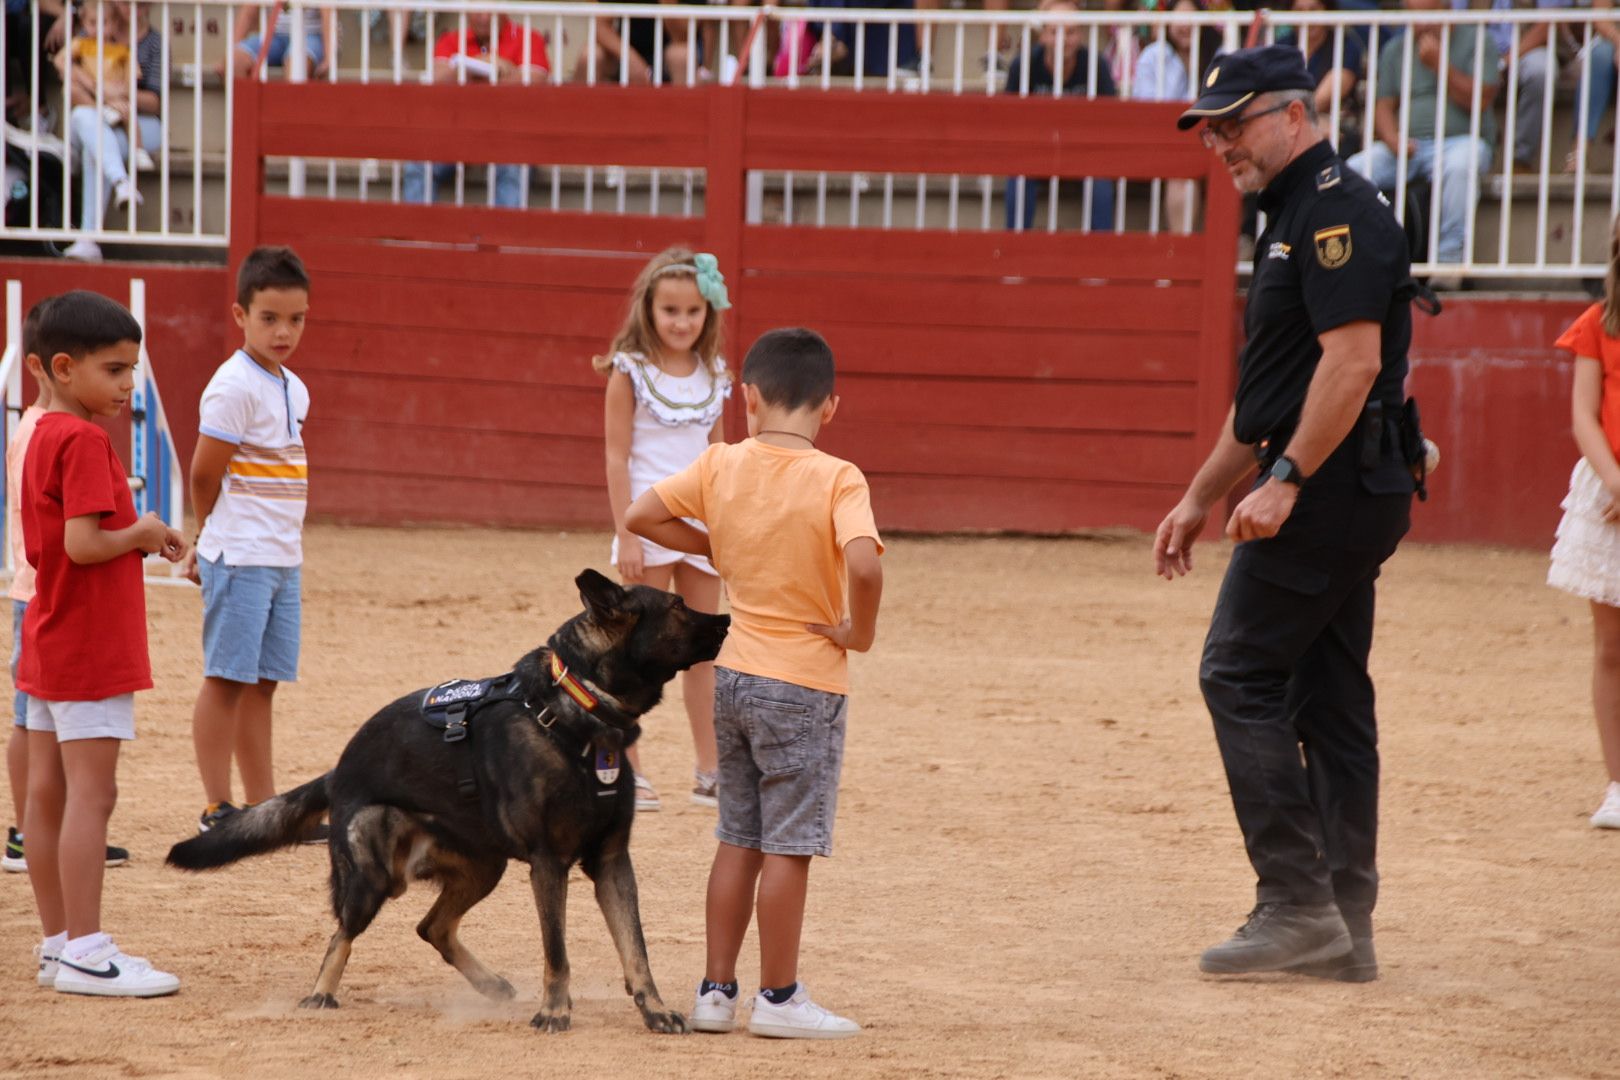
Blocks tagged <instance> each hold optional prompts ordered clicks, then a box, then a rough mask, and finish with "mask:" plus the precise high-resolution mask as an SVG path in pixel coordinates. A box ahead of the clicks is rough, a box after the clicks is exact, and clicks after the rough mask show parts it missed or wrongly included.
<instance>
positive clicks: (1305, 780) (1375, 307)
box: [1153, 45, 1415, 982]
mask: <svg viewBox="0 0 1620 1080" xmlns="http://www.w3.org/2000/svg"><path fill="white" fill-rule="evenodd" d="M1314 87H1315V83H1314V81H1313V80H1312V79H1311V78H1310V76H1309V74H1308V73H1307V72H1306V70H1305V64H1304V61H1303V60H1302V59H1301V57H1300V53H1299V50H1298V49H1297V48H1292V47H1288V46H1282V45H1274V46H1267V47H1265V48H1258V49H1243V50H1239V51H1237V52H1233V53H1229V54H1227V55H1226V56H1224V57H1221V58H1219V59H1218V60H1217V61H1216V62H1215V65H1214V66H1213V67H1212V68H1211V69H1210V71H1209V73H1208V75H1207V76H1206V78H1205V83H1204V86H1203V88H1202V94H1201V96H1200V97H1199V98H1198V100H1197V101H1195V102H1194V103H1193V105H1192V107H1191V108H1189V109H1188V110H1187V111H1186V112H1185V113H1183V114H1182V116H1181V119H1180V121H1179V122H1178V126H1179V127H1180V128H1181V129H1182V130H1187V129H1188V128H1191V127H1193V126H1195V125H1202V126H1201V127H1200V130H1199V135H1200V136H1201V137H1202V139H1203V141H1204V144H1205V145H1206V146H1208V147H1209V148H1210V149H1211V150H1213V151H1214V152H1215V153H1216V154H1217V155H1219V156H1220V158H1221V160H1222V161H1223V162H1224V163H1225V165H1226V168H1227V170H1228V172H1229V173H1230V174H1231V176H1232V180H1233V182H1234V183H1235V184H1236V185H1237V187H1238V189H1239V190H1240V191H1243V192H1257V193H1258V194H1259V204H1260V209H1261V210H1262V211H1263V212H1264V213H1265V215H1266V229H1265V231H1264V232H1263V233H1262V234H1261V236H1260V238H1259V242H1258V243H1257V245H1256V247H1255V252H1254V277H1253V281H1252V283H1251V284H1250V287H1249V298H1248V304H1247V307H1246V309H1245V312H1244V329H1245V331H1246V333H1247V337H1248V341H1247V343H1246V344H1245V345H1244V347H1243V351H1242V353H1241V354H1240V355H1239V357H1238V372H1237V392H1236V395H1235V401H1234V404H1233V407H1232V410H1231V412H1230V413H1229V414H1228V416H1227V420H1226V423H1225V425H1224V427H1223V428H1222V431H1221V435H1220V437H1219V439H1218V440H1217V443H1216V445H1215V448H1214V450H1213V451H1212V452H1211V453H1210V455H1209V458H1208V460H1206V461H1205V462H1204V464H1203V466H1202V468H1200V469H1199V471H1198V474H1197V475H1196V476H1195V477H1194V479H1193V481H1192V484H1191V486H1189V487H1188V489H1187V493H1186V494H1185V495H1184V496H1183V497H1182V499H1181V501H1180V503H1178V504H1177V505H1176V507H1175V509H1173V510H1172V511H1171V512H1170V514H1169V516H1168V517H1166V518H1165V519H1164V522H1163V523H1162V524H1161V525H1160V526H1159V529H1158V534H1157V536H1156V538H1155V540H1154V550H1153V554H1154V562H1155V564H1156V568H1157V570H1158V573H1159V574H1161V575H1162V576H1164V577H1165V578H1167V579H1170V580H1174V578H1175V577H1177V576H1179V575H1182V574H1185V573H1187V572H1188V571H1190V570H1191V569H1192V546H1193V543H1194V541H1195V540H1196V539H1197V538H1198V534H1199V532H1200V530H1202V528H1203V526H1204V523H1205V519H1206V518H1207V517H1208V516H1209V514H1210V512H1211V510H1212V509H1213V508H1214V507H1215V506H1216V504H1217V503H1220V502H1221V501H1222V500H1223V499H1225V498H1226V496H1227V495H1228V493H1229V492H1230V491H1231V489H1232V488H1233V487H1234V486H1235V485H1236V484H1237V482H1238V481H1239V480H1241V479H1242V478H1243V477H1244V476H1246V475H1247V474H1248V473H1249V471H1250V470H1251V469H1253V468H1254V466H1255V463H1256V460H1257V459H1258V461H1259V466H1260V471H1259V477H1258V479H1257V480H1256V482H1255V485H1254V487H1253V488H1252V489H1251V490H1250V491H1249V492H1248V494H1247V495H1245V496H1244V497H1243V499H1242V501H1241V502H1239V503H1238V505H1237V509H1236V510H1235V511H1234V512H1233V514H1232V516H1231V518H1230V520H1229V521H1228V522H1227V525H1226V532H1227V535H1228V536H1230V537H1231V538H1232V539H1233V540H1234V541H1236V543H1237V546H1236V547H1235V549H1234V550H1233V553H1232V559H1231V564H1230V565H1229V566H1228V568H1227V572H1226V578H1225V580H1224V581H1223V582H1222V584H1221V591H1220V596H1219V599H1218V600H1217V601H1216V604H1215V614H1214V616H1213V618H1212V620H1211V623H1210V629H1209V637H1208V639H1207V640H1206V642H1205V644H1204V656H1203V663H1202V665H1201V667H1200V669H1199V681H1200V684H1201V685H1202V688H1203V692H1204V700H1205V702H1206V703H1207V705H1208V706H1209V711H1210V715H1211V716H1212V717H1213V718H1214V722H1215V736H1216V741H1217V743H1218V744H1219V746H1220V751H1221V758H1222V761H1223V762H1224V764H1225V766H1226V776H1227V782H1228V784H1229V786H1230V788H1231V793H1232V803H1233V806H1234V807H1235V809H1236V811H1237V818H1238V824H1239V826H1240V827H1241V828H1242V831H1243V841H1244V844H1245V846H1246V847H1247V848H1248V854H1249V861H1250V862H1251V863H1252V864H1253V866H1254V871H1255V874H1256V876H1257V877H1258V879H1259V881H1258V888H1257V893H1256V906H1255V908H1254V910H1253V911H1252V912H1250V914H1249V918H1248V921H1247V922H1246V923H1245V924H1244V926H1243V927H1242V928H1241V929H1240V930H1238V931H1237V933H1236V934H1235V935H1233V937H1232V938H1231V939H1230V940H1228V941H1225V942H1222V943H1221V944H1219V945H1215V946H1213V947H1212V948H1210V949H1208V950H1207V951H1206V952H1205V953H1204V954H1203V957H1202V958H1201V959H1200V961H1199V967H1200V968H1201V969H1202V970H1203V971H1205V972H1208V973H1211V974H1237V973H1246V972H1256V971H1280V970H1290V971H1297V972H1300V973H1302V974H1309V975H1316V976H1319V977H1324V978H1333V979H1339V980H1343V981H1349V982H1364V981H1368V980H1371V979H1374V978H1376V977H1377V972H1378V968H1377V962H1376V960H1375V958H1374V953H1373V940H1372V910H1373V904H1374V902H1375V900H1376V899H1377V893H1378V872H1377V869H1376V861H1375V855H1376V843H1377V829H1378V745H1377V728H1376V724H1375V721H1374V716H1373V686H1372V681H1371V679H1369V678H1368V675H1367V654H1368V651H1369V650H1370V648H1371V646H1372V632H1373V582H1374V581H1375V580H1376V579H1377V577H1378V570H1379V566H1380V565H1381V564H1382V563H1383V562H1384V560H1385V559H1387V558H1389V556H1390V555H1391V554H1393V553H1394V551H1395V545H1396V544H1397V543H1398V542H1399V541H1400V538H1401V537H1402V536H1403V535H1404V534H1405V533H1406V530H1407V526H1408V523H1409V520H1410V512H1411V497H1412V493H1413V490H1414V481H1413V475H1412V473H1411V471H1410V470H1409V468H1408V467H1407V465H1406V464H1405V457H1404V456H1403V453H1402V451H1401V448H1400V444H1401V436H1402V432H1401V430H1400V428H1399V424H1398V418H1399V416H1400V415H1401V413H1402V408H1401V406H1402V397H1403V383H1404V381H1405V378H1406V370H1407V365H1406V350H1407V345H1408V343H1409V342H1410V340H1411V332H1412V320H1411V307H1410V300H1411V297H1412V295H1413V292H1414V290H1415V286H1414V285H1413V284H1412V280H1411V277H1410V274H1409V263H1408V257H1407V247H1406V240H1405V237H1404V235H1403V233H1402V231H1401V228H1400V226H1399V225H1398V224H1397V223H1396V221H1395V218H1394V215H1393V214H1392V212H1391V211H1390V208H1389V205H1388V204H1387V203H1386V202H1384V201H1383V199H1382V197H1381V196H1380V195H1379V193H1378V192H1377V191H1376V190H1374V188H1373V187H1372V186H1371V185H1370V184H1369V183H1368V182H1367V181H1366V180H1365V179H1363V178H1362V177H1361V176H1359V175H1358V174H1356V173H1354V172H1352V171H1351V170H1350V169H1348V168H1346V167H1345V166H1344V164H1343V162H1342V161H1340V159H1339V158H1338V156H1337V155H1336V154H1335V153H1334V151H1333V148H1332V146H1331V144H1329V143H1328V142H1327V141H1326V140H1325V139H1323V138H1321V136H1320V135H1319V134H1318V132H1317V127H1316V112H1315V108H1314V105H1313V92H1314Z"/></svg>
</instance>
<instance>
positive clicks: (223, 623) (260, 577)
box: [197, 556, 302, 683]
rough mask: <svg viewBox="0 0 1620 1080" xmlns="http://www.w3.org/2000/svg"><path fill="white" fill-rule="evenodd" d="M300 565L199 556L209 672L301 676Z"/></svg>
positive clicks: (238, 676)
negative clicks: (229, 562)
mask: <svg viewBox="0 0 1620 1080" xmlns="http://www.w3.org/2000/svg"><path fill="white" fill-rule="evenodd" d="M300 569H301V568H300V567H297V566H229V565H227V564H226V562H225V559H224V556H221V557H220V558H218V559H216V560H214V561H213V562H210V561H209V560H207V559H204V558H201V557H199V558H198V559H197V572H198V576H200V577H201V578H202V594H203V674H204V675H207V676H209V677H210V678H216V679H229V680H231V681H232V682H239V683H257V682H259V681H261V680H265V679H268V680H270V681H272V682H294V681H296V680H297V678H298V633H299V623H300V622H301V620H302V595H301V593H302V588H301V584H300V582H301V577H300V573H299V571H300Z"/></svg>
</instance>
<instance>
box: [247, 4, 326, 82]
mask: <svg viewBox="0 0 1620 1080" xmlns="http://www.w3.org/2000/svg"><path fill="white" fill-rule="evenodd" d="M260 10H261V9H260V8H258V7H256V6H254V5H253V4H244V5H243V7H242V10H241V11H240V12H239V13H238V14H237V16H236V27H235V29H234V30H233V31H232V34H231V38H232V41H233V43H234V44H233V46H232V48H231V69H232V71H234V72H235V74H236V77H237V78H238V79H245V78H247V77H248V76H250V75H254V74H256V73H257V72H258V69H259V50H260V49H261V48H262V47H263V46H264V39H263V38H262V37H261V36H260V35H259V29H258V27H259V12H260ZM272 10H274V11H275V13H276V21H275V25H274V26H272V27H271V28H270V47H269V48H268V49H265V51H264V62H265V64H267V65H268V66H270V67H273V68H277V67H278V68H283V69H286V70H288V71H289V72H290V70H291V69H290V68H288V65H287V52H288V51H289V50H290V49H291V48H292V13H291V12H290V11H289V10H287V8H285V7H282V6H280V5H277V6H276V7H274V8H273V9H272ZM328 42H331V43H333V44H334V45H335V44H336V42H337V12H335V11H331V10H328V9H324V8H318V7H309V8H305V9H304V55H305V56H306V57H307V58H308V59H309V67H308V69H307V70H306V71H305V75H306V76H307V77H309V78H311V79H323V78H325V77H326V67H327V62H328V59H327V55H326V47H327V43H328Z"/></svg>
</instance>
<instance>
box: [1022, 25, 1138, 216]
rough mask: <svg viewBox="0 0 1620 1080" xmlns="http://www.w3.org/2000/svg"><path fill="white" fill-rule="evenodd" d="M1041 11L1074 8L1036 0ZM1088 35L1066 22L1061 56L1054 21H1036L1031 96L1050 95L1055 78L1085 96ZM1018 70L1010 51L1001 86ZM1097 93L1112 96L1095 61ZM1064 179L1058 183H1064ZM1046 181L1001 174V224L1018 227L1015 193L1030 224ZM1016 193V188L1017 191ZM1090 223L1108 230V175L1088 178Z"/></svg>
mask: <svg viewBox="0 0 1620 1080" xmlns="http://www.w3.org/2000/svg"><path fill="white" fill-rule="evenodd" d="M1040 10H1041V11H1054V12H1071V11H1079V10H1080V5H1079V3H1078V2H1077V0H1041V4H1040ZM1088 38H1089V35H1088V34H1087V32H1086V28H1085V27H1083V26H1068V27H1065V28H1064V34H1063V46H1062V53H1061V56H1060V54H1059V52H1058V27H1057V25H1056V24H1055V23H1047V24H1045V25H1044V26H1042V27H1041V35H1040V39H1039V40H1038V41H1037V42H1036V44H1035V46H1034V47H1033V48H1032V49H1030V52H1029V93H1030V96H1031V97H1034V96H1037V95H1045V96H1047V97H1051V96H1052V89H1053V86H1054V85H1055V84H1056V81H1057V80H1058V79H1059V78H1061V80H1062V86H1063V92H1064V93H1065V94H1070V95H1073V96H1075V97H1085V96H1087V91H1088V89H1090V78H1091V75H1090V73H1091V54H1090V52H1089V51H1088V50H1087V49H1086V48H1085V45H1086V42H1087V40H1088ZM1054 58H1060V62H1061V64H1062V68H1063V72H1062V75H1061V76H1060V75H1059V74H1058V73H1057V71H1056V70H1054V66H1053V65H1054ZM1023 85H1024V71H1023V60H1022V58H1021V57H1017V56H1015V57H1014V58H1013V60H1012V63H1011V66H1009V67H1008V69H1007V86H1006V92H1007V93H1009V94H1016V93H1018V92H1019V91H1020V90H1022V89H1023ZM1096 90H1097V93H1096V96H1097V97H1113V96H1114V93H1115V90H1114V80H1113V77H1112V76H1111V75H1109V74H1108V68H1107V67H1106V66H1105V65H1103V64H1101V63H1099V64H1098V65H1097V86H1096ZM1068 186H1069V184H1068V183H1064V184H1062V185H1060V187H1068ZM1048 187H1049V185H1046V184H1039V183H1038V182H1037V183H1036V184H1031V183H1030V182H1029V180H1028V178H1027V177H1022V176H1014V177H1010V178H1009V179H1008V180H1007V199H1006V201H1007V228H1009V229H1015V228H1017V227H1018V221H1019V219H1018V206H1019V202H1020V198H1021V199H1022V202H1023V210H1024V216H1023V226H1022V227H1023V228H1025V229H1028V228H1031V227H1032V226H1033V225H1034V224H1035V202H1036V195H1037V193H1038V192H1039V191H1041V190H1042V189H1045V188H1048ZM1020 193H1022V194H1020ZM1090 224H1091V227H1092V228H1093V229H1098V230H1112V229H1113V227H1114V184H1113V181H1111V180H1110V181H1098V182H1095V183H1093V184H1092V191H1091V218H1090Z"/></svg>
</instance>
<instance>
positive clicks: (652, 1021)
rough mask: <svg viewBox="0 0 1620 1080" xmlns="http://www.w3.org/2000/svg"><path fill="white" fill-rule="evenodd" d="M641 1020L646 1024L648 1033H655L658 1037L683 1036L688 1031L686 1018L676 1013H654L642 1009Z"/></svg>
mask: <svg viewBox="0 0 1620 1080" xmlns="http://www.w3.org/2000/svg"><path fill="white" fill-rule="evenodd" d="M641 1018H642V1019H643V1020H645V1021H646V1022H647V1030H648V1031H656V1032H658V1033H659V1034H660V1035H685V1034H686V1032H687V1030H688V1029H687V1027H686V1017H684V1016H682V1015H681V1014H680V1013H678V1012H654V1011H653V1010H651V1009H642V1010H641Z"/></svg>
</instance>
